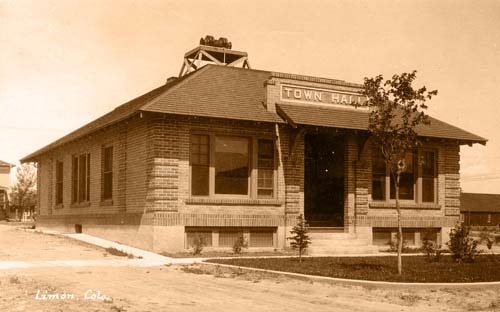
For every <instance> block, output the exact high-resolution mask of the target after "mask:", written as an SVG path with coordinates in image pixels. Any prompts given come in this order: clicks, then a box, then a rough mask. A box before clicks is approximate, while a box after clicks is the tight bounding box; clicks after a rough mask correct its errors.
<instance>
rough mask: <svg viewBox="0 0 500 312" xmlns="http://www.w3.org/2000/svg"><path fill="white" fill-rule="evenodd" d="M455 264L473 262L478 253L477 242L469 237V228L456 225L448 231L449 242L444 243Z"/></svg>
mask: <svg viewBox="0 0 500 312" xmlns="http://www.w3.org/2000/svg"><path fill="white" fill-rule="evenodd" d="M446 244H447V245H448V248H449V249H450V251H451V254H452V257H453V259H454V260H455V261H456V262H474V259H475V258H476V256H477V255H478V254H479V253H480V251H479V250H478V249H477V244H478V242H477V241H476V240H474V239H472V238H471V237H470V230H469V227H467V226H465V225H462V224H457V225H456V226H455V227H454V228H452V229H451V231H450V241H449V242H448V243H446Z"/></svg>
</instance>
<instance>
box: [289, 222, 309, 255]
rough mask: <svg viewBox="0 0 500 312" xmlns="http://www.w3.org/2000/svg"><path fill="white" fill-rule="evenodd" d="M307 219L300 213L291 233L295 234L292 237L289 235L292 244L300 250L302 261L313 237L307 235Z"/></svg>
mask: <svg viewBox="0 0 500 312" xmlns="http://www.w3.org/2000/svg"><path fill="white" fill-rule="evenodd" d="M308 227H309V225H308V224H307V221H306V220H305V219H304V217H303V216H302V215H299V217H298V218H297V224H296V225H295V226H294V227H293V228H292V230H291V231H290V233H292V234H293V236H292V237H288V239H290V240H292V242H291V243H290V245H291V246H292V248H293V249H297V250H298V251H299V262H300V263H302V254H303V253H304V251H305V250H306V249H307V247H309V245H310V244H311V239H310V238H309V236H308V235H307V233H308Z"/></svg>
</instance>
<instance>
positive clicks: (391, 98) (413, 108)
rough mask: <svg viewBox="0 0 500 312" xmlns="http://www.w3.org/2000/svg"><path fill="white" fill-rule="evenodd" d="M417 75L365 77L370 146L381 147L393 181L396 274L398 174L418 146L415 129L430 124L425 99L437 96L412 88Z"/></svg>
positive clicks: (400, 240) (400, 245) (400, 237)
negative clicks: (395, 225) (395, 218)
mask: <svg viewBox="0 0 500 312" xmlns="http://www.w3.org/2000/svg"><path fill="white" fill-rule="evenodd" d="M416 74H417V72H416V71H413V72H411V73H402V74H401V75H394V76H392V79H390V80H387V81H384V78H383V76H382V75H378V76H376V77H375V78H365V80H364V94H365V95H366V97H367V105H368V107H369V108H370V115H369V132H370V134H371V137H372V146H374V147H378V148H379V149H380V153H381V155H382V157H383V159H384V161H385V163H386V166H387V167H389V168H390V175H391V177H392V180H393V181H394V189H395V199H396V211H397V216H398V236H397V244H398V274H401V273H402V263H401V252H402V248H403V230H402V228H401V209H400V203H399V187H400V177H401V174H402V173H403V172H404V171H405V170H406V168H407V165H408V164H407V163H406V154H407V153H408V152H413V151H414V150H415V149H416V148H417V147H418V146H419V145H420V141H419V137H418V135H417V133H416V131H415V128H416V127H417V126H418V125H420V124H428V123H429V118H428V116H427V115H426V114H425V113H424V111H425V110H426V109H427V105H426V101H427V100H430V99H431V98H432V97H433V96H434V95H437V90H434V91H427V89H426V87H421V88H419V89H415V88H414V87H413V86H412V83H413V82H414V80H415V79H416V77H417V76H416Z"/></svg>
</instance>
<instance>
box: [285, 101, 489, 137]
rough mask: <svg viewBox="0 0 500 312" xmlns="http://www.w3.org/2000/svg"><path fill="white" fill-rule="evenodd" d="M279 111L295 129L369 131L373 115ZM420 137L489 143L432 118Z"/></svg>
mask: <svg viewBox="0 0 500 312" xmlns="http://www.w3.org/2000/svg"><path fill="white" fill-rule="evenodd" d="M276 111H277V113H278V114H279V115H280V116H281V118H283V119H285V120H286V121H287V122H288V123H289V124H291V125H292V126H297V125H310V126H321V127H332V128H340V129H353V130H368V124H369V112H368V111H367V110H365V109H356V108H337V107H322V106H319V105H318V106H316V105H297V104H276ZM416 131H417V133H418V135H420V136H423V137H430V138H442V139H451V140H457V141H459V143H460V144H472V143H480V144H483V145H484V144H486V142H487V140H486V139H485V138H483V137H480V136H478V135H475V134H473V133H470V132H468V131H465V130H463V129H460V128H458V127H455V126H452V125H450V124H447V123H445V122H443V121H440V120H438V119H436V118H433V117H430V124H428V125H419V126H417V128H416Z"/></svg>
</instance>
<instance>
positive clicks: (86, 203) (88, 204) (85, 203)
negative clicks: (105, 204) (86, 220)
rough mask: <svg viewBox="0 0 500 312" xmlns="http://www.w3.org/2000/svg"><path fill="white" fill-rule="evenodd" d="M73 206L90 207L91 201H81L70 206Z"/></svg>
mask: <svg viewBox="0 0 500 312" xmlns="http://www.w3.org/2000/svg"><path fill="white" fill-rule="evenodd" d="M70 207H71V208H85V207H90V202H89V201H87V202H81V203H73V204H71V206H70Z"/></svg>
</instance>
